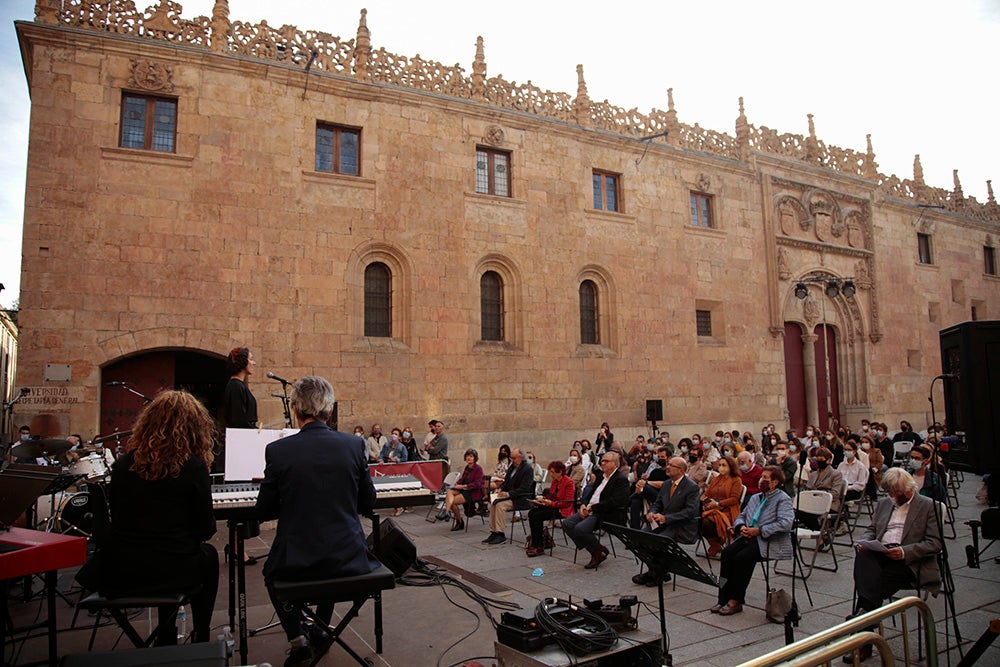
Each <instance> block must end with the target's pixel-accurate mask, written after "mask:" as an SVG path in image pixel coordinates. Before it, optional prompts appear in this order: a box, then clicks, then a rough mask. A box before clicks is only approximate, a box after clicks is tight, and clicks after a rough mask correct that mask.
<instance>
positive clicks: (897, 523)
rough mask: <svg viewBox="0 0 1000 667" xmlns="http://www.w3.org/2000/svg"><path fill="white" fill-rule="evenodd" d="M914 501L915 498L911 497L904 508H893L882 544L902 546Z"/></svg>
mask: <svg viewBox="0 0 1000 667" xmlns="http://www.w3.org/2000/svg"><path fill="white" fill-rule="evenodd" d="M914 495H916V494H914ZM912 501H913V496H910V500H907V501H906V502H905V503H904V504H903V505H902V507H894V508H893V510H892V514H890V515H889V524H888V525H887V526H886V528H885V532H884V533H883V534H882V544H900V543H901V542H902V541H903V527H904V526H905V525H906V517H907V515H909V513H910V502H912Z"/></svg>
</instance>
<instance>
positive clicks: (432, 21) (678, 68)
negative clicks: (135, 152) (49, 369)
mask: <svg viewBox="0 0 1000 667" xmlns="http://www.w3.org/2000/svg"><path fill="white" fill-rule="evenodd" d="M135 4H136V5H137V6H139V7H144V6H151V5H153V4H154V2H153V0H135ZM213 4H214V2H213V0H187V1H182V2H181V5H182V6H183V12H182V16H183V17H184V18H194V17H195V16H200V15H205V16H211V11H212V6H213ZM34 5H35V2H34V0H2V2H0V91H2V99H0V131H2V136H4V137H5V139H6V145H7V148H6V149H5V151H4V156H3V158H2V160H0V282H2V283H3V284H4V285H5V286H6V289H5V290H4V291H3V292H0V304H3V305H4V306H9V305H10V304H11V303H12V302H13V301H14V300H15V299H16V298H17V293H18V285H19V283H20V256H21V254H20V253H21V227H22V219H23V211H24V171H25V159H26V155H27V140H28V117H29V112H30V102H29V100H28V94H27V85H26V83H25V78H24V71H23V68H22V63H21V57H20V53H19V51H18V46H17V40H16V36H15V33H14V28H13V22H14V21H15V20H32V19H33V18H34ZM362 7H367V8H368V27H369V29H370V30H371V36H372V46H373V47H374V48H379V47H385V48H386V49H387V50H388V51H391V52H393V53H396V54H399V55H405V56H413V55H416V54H420V55H421V56H423V57H424V58H428V59H431V60H437V61H439V62H441V63H444V64H446V65H453V64H455V63H459V64H460V65H461V66H462V67H464V68H465V70H466V72H467V73H471V70H472V59H473V57H474V55H475V42H476V37H477V36H480V35H481V36H482V37H483V39H484V40H485V48H486V63H487V67H488V70H487V74H488V75H489V76H495V75H502V76H503V77H504V78H506V79H508V80H511V81H516V82H518V83H523V82H525V81H527V80H531V81H532V83H534V84H535V85H537V86H539V87H541V88H544V89H549V90H553V91H561V92H567V93H570V94H571V95H575V93H576V65H577V64H582V65H583V66H584V74H585V76H586V80H587V86H588V89H589V93H590V98H591V99H592V100H594V101H602V100H605V99H607V100H608V101H609V102H611V103H612V104H615V105H617V106H621V107H625V108H632V107H635V108H637V109H639V110H640V111H641V112H648V111H649V110H650V109H652V108H654V107H655V108H659V109H666V106H667V93H666V90H667V88H673V89H674V100H675V103H676V108H677V113H678V117H679V119H680V121H681V122H683V123H687V124H690V125H693V124H695V123H698V124H700V125H701V126H702V127H707V128H711V129H715V130H719V131H723V132H726V133H728V134H730V135H734V134H735V130H734V121H735V119H736V116H737V114H738V106H737V100H738V98H739V97H740V96H741V95H742V96H743V97H744V99H745V103H746V114H747V117H748V119H749V121H750V122H751V123H753V124H754V125H757V126H761V125H766V126H768V127H770V128H773V129H776V130H778V131H779V132H793V133H796V134H806V133H807V131H808V130H807V121H806V114H809V113H812V114H814V116H815V124H816V134H817V136H818V137H819V139H821V140H822V141H825V142H826V143H827V144H828V145H835V146H839V147H841V148H852V149H854V150H858V151H862V152H863V151H864V150H865V134H867V133H871V135H872V143H873V145H874V149H875V153H876V160H877V162H878V163H879V170H880V171H882V173H885V174H896V175H897V176H899V177H901V178H911V177H912V169H913V156H914V154H916V153H919V154H920V156H921V162H922V164H923V167H924V178H925V180H926V181H927V183H928V184H929V185H933V186H937V187H944V188H947V189H949V190H950V189H951V188H952V169H958V170H959V176H960V178H961V182H962V187H963V190H964V192H965V194H966V195H967V196H974V197H976V198H977V199H979V201H981V202H983V201H985V200H986V180H987V179H991V178H997V182H996V183H995V186H996V189H997V190H998V191H1000V171H995V170H994V168H993V167H994V165H995V164H996V163H997V158H996V156H997V155H998V154H1000V133H998V132H997V127H996V125H997V122H998V120H997V118H998V115H997V102H998V101H1000V88H998V86H997V75H998V72H997V68H998V63H1000V46H998V45H1000V0H950V1H949V2H941V1H940V0H935V1H933V2H929V1H923V0H911V1H909V2H900V1H897V0H880V1H872V0H866V1H864V2H858V1H856V0H842V1H841V2H836V3H822V4H820V3H813V2H802V1H801V0H797V1H781V2H778V1H773V2H771V1H767V0H757V1H755V2H746V1H745V0H743V1H739V2H728V1H727V2H721V1H717V0H701V1H700V2H683V3H682V2H679V1H676V0H675V1H667V0H648V1H637V0H619V1H618V2H606V1H604V2H595V1H592V0H575V1H574V2H563V1H561V0H549V1H547V2H540V1H538V0H534V1H532V2H527V1H524V0H507V2H504V3H494V4H484V3H473V2H468V0H463V1H447V2H446V1H444V0H424V1H423V2H415V1H414V0H367V2H365V1H362V2H358V3H351V2H344V1H343V0H340V1H338V2H331V1H323V2H320V1H319V0H280V1H276V0H229V8H230V18H231V19H232V20H242V21H248V22H253V23H256V22H257V21H259V20H260V19H265V20H266V21H267V22H268V24H270V25H271V26H273V27H280V26H281V25H283V24H286V23H288V24H293V25H296V26H298V27H299V28H300V29H303V30H319V31H324V32H329V33H332V34H334V35H338V36H341V37H344V38H351V37H353V36H354V35H355V33H356V31H357V24H358V17H359V15H360V10H361V8H362Z"/></svg>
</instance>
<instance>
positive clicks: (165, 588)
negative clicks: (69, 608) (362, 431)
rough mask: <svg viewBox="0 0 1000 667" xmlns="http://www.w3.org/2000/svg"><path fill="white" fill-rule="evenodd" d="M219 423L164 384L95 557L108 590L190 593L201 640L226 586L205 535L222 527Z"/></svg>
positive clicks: (132, 449) (172, 631) (167, 640)
mask: <svg viewBox="0 0 1000 667" xmlns="http://www.w3.org/2000/svg"><path fill="white" fill-rule="evenodd" d="M214 429H215V426H214V422H213V421H212V417H211V416H210V415H209V414H208V410H206V409H205V406H203V405H202V404H201V403H200V402H199V401H198V399H196V398H195V397H194V396H192V395H191V394H189V393H187V392H183V391H164V392H162V393H160V394H159V395H158V396H157V397H156V398H154V399H153V400H152V402H150V403H149V404H148V405H147V406H146V407H145V408H143V410H142V412H141V413H140V414H139V417H138V419H137V420H136V422H135V426H134V427H133V429H132V437H131V439H130V440H129V442H128V445H127V446H126V451H125V453H124V454H122V455H121V457H120V458H119V459H118V460H117V461H116V463H115V466H114V468H113V469H112V471H111V482H110V484H109V485H108V504H109V509H110V513H111V526H110V531H109V533H108V536H107V539H106V540H105V541H104V544H102V546H101V551H100V556H99V558H98V559H97V560H96V561H95V563H96V570H97V576H98V578H99V579H98V584H97V590H98V591H100V592H101V593H102V594H104V595H106V596H108V597H125V596H142V595H157V594H166V593H189V594H190V599H191V617H192V621H193V632H192V633H191V634H192V641H195V642H207V641H209V640H210V639H211V635H210V628H211V621H212V609H213V608H214V607H215V595H216V593H217V592H218V588H219V553H218V551H216V549H215V547H213V546H212V545H211V544H207V543H206V542H205V541H206V540H208V539H209V538H210V537H212V535H214V534H215V516H214V514H213V512H212V491H211V487H212V483H211V479H210V478H209V472H208V471H209V469H210V468H211V465H212V459H213V456H212V445H213V440H212V435H213V431H214ZM353 440H354V442H355V446H356V447H357V448H358V450H359V451H361V450H362V449H363V447H364V443H363V442H361V441H360V440H357V439H356V438H355V439H353ZM166 611H167V610H166V609H165V608H164V609H160V614H163V613H165V612H166ZM170 613H173V609H170ZM160 630H161V632H160V633H158V636H157V637H156V644H157V645H166V644H176V643H177V631H176V628H174V627H168V628H161V629H160Z"/></svg>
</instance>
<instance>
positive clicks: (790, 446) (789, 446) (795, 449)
mask: <svg viewBox="0 0 1000 667" xmlns="http://www.w3.org/2000/svg"><path fill="white" fill-rule="evenodd" d="M797 450H798V447H796V446H795V445H788V451H789V452H791V453H792V454H794V453H795V452H796V451H797Z"/></svg>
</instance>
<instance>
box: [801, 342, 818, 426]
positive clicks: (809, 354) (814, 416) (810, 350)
mask: <svg viewBox="0 0 1000 667" xmlns="http://www.w3.org/2000/svg"><path fill="white" fill-rule="evenodd" d="M818 339H819V336H817V335H816V334H813V333H808V334H802V374H803V376H804V379H803V384H805V392H806V423H808V424H815V425H819V395H818V393H817V392H816V341H817V340H818Z"/></svg>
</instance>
